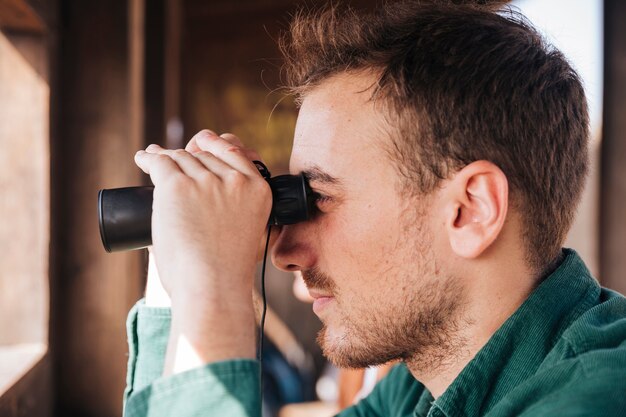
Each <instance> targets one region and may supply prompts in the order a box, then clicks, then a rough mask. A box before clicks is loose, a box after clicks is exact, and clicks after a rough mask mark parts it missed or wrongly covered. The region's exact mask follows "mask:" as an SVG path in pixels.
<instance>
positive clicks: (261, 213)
mask: <svg viewBox="0 0 626 417" xmlns="http://www.w3.org/2000/svg"><path fill="white" fill-rule="evenodd" d="M250 156H252V155H251V153H250V151H246V150H245V149H244V148H243V147H242V146H240V142H239V141H238V139H237V138H236V137H234V136H232V135H230V136H225V137H220V136H217V135H216V134H215V133H213V132H211V131H206V130H205V131H202V132H200V133H198V134H197V135H196V136H194V138H193V139H192V140H191V142H190V143H189V145H188V146H187V149H186V150H175V151H172V150H166V149H163V148H161V147H159V146H156V145H151V146H149V147H148V148H147V149H146V151H139V152H138V153H137V155H136V156H135V161H136V163H137V165H138V166H139V167H140V168H141V169H142V170H143V171H144V172H146V173H147V174H149V175H150V177H151V178H152V182H153V183H154V185H155V189H154V203H153V214H152V231H153V251H154V254H155V257H156V264H157V269H158V271H159V276H160V279H161V281H162V283H163V287H164V288H165V290H166V291H167V293H168V294H169V295H170V297H171V302H172V332H171V336H170V345H169V348H168V355H167V358H166V367H165V373H166V374H167V373H170V372H180V371H183V370H185V369H189V368H191V367H195V366H199V365H202V364H204V363H207V362H212V361H217V360H222V359H228V358H234V357H254V337H255V331H254V310H253V308H252V301H251V293H252V285H253V276H254V270H255V262H256V255H257V250H258V242H259V241H260V240H261V237H262V236H263V233H264V230H265V226H266V224H267V219H268V217H269V212H270V209H271V204H272V198H271V190H270V188H269V185H268V184H267V182H266V181H265V180H264V179H263V177H262V176H261V175H260V174H259V172H258V170H257V168H256V166H255V165H254V164H253V163H252V162H251V161H250V159H249V157H250Z"/></svg>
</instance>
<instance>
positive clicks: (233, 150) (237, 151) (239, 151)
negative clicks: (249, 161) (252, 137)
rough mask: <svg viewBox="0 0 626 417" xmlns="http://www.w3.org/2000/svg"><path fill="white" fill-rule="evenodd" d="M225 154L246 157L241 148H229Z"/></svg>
mask: <svg viewBox="0 0 626 417" xmlns="http://www.w3.org/2000/svg"><path fill="white" fill-rule="evenodd" d="M225 152H227V153H231V154H235V155H244V151H243V149H242V148H241V147H239V146H229V147H228V148H226V150H225Z"/></svg>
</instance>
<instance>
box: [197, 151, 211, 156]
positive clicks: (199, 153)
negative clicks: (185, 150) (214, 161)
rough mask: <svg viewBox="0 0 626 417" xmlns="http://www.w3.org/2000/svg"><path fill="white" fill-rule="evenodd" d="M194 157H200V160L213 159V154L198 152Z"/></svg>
mask: <svg viewBox="0 0 626 417" xmlns="http://www.w3.org/2000/svg"><path fill="white" fill-rule="evenodd" d="M194 155H195V156H196V157H198V158H211V157H213V154H212V153H211V152H207V151H200V152H196V153H195V154H194Z"/></svg>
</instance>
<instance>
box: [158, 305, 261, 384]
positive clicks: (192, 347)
mask: <svg viewBox="0 0 626 417" xmlns="http://www.w3.org/2000/svg"><path fill="white" fill-rule="evenodd" d="M242 301H243V300H240V302H239V303H238V304H237V305H235V307H236V308H224V307H223V306H221V305H220V306H215V305H211V306H206V305H205V306H200V307H198V306H183V307H182V308H180V305H178V304H176V303H174V304H173V305H172V327H171V331H170V339H169V343H168V349H167V355H166V360H165V367H164V375H169V374H175V373H179V372H184V371H186V370H189V369H192V368H196V367H199V366H203V365H206V364H208V363H212V362H218V361H224V360H229V359H236V358H250V359H254V358H255V357H256V347H255V346H256V343H255V342H256V323H255V316H254V311H253V309H252V304H251V303H250V302H248V303H244V302H242ZM242 304H244V305H245V306H242Z"/></svg>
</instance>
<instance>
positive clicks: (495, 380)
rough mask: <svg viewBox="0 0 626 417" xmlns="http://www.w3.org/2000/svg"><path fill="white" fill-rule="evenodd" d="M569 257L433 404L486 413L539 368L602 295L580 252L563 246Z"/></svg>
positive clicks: (449, 412)
mask: <svg viewBox="0 0 626 417" xmlns="http://www.w3.org/2000/svg"><path fill="white" fill-rule="evenodd" d="M564 255H565V258H564V259H563V261H562V262H561V265H559V267H558V268H557V269H556V270H555V271H554V272H553V273H552V274H550V275H549V276H548V277H546V278H545V279H544V280H543V281H542V282H541V284H539V286H537V288H536V289H535V290H534V291H533V292H532V293H531V295H530V296H529V297H528V298H527V299H526V301H524V303H523V304H522V305H521V306H520V307H519V309H517V311H516V312H515V313H513V315H512V316H511V317H509V318H508V319H507V320H506V321H505V322H504V324H503V325H502V326H501V327H500V328H499V329H498V330H497V331H496V332H495V333H494V335H493V336H492V337H491V339H489V341H488V342H487V343H486V344H485V346H483V348H482V349H481V350H480V351H479V352H478V353H477V354H476V356H475V357H474V358H473V359H472V360H471V361H470V362H469V363H468V364H467V366H466V367H465V368H464V369H463V371H461V373H460V374H459V375H458V377H457V378H456V379H455V380H454V381H453V382H452V384H451V385H450V386H449V387H448V389H447V390H446V391H445V392H444V393H443V394H442V395H441V396H440V397H439V398H438V399H437V400H436V401H435V402H434V407H437V408H439V409H440V410H441V411H442V412H443V414H444V415H446V416H449V417H451V416H459V415H467V416H477V415H483V414H485V413H486V412H488V411H489V410H490V409H491V408H492V407H493V406H494V405H495V404H496V403H497V402H498V401H500V400H501V399H502V397H504V395H506V393H508V392H510V391H511V390H512V389H513V388H514V387H516V386H517V385H519V384H520V383H521V382H523V381H524V380H526V379H527V378H529V377H530V376H532V375H533V374H534V373H535V372H536V370H537V368H538V367H539V366H540V365H541V363H542V362H543V360H544V359H545V357H546V356H547V354H548V353H549V351H550V350H551V349H552V347H553V346H554V344H555V343H556V341H557V340H558V339H559V337H560V336H561V334H562V333H563V332H564V331H565V329H566V328H567V327H568V326H569V325H570V324H571V323H572V322H573V321H574V320H575V319H576V318H578V316H580V315H581V314H582V313H583V312H584V311H586V310H587V309H588V308H590V307H591V305H593V303H594V300H596V299H597V297H598V296H599V294H600V286H599V285H598V283H597V282H596V281H595V279H594V278H593V277H592V276H591V274H590V272H589V270H588V269H587V268H586V266H585V264H584V263H583V261H582V260H581V259H580V257H579V256H578V254H577V253H576V252H575V251H573V250H571V249H564Z"/></svg>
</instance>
